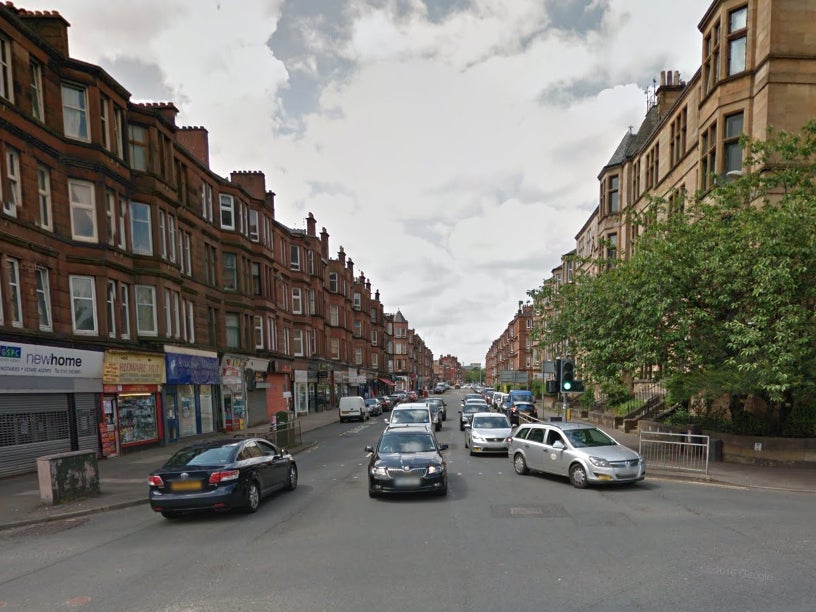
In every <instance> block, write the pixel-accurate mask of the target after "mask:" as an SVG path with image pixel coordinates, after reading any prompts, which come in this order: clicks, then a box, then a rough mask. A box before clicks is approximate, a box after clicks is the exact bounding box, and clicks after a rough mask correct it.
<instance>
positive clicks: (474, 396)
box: [462, 393, 483, 406]
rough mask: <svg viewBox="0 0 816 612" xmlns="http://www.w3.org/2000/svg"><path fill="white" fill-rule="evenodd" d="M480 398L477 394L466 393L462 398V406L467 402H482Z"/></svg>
mask: <svg viewBox="0 0 816 612" xmlns="http://www.w3.org/2000/svg"><path fill="white" fill-rule="evenodd" d="M482 399H483V398H482V396H481V395H479V394H478V393H466V394H465V395H464V396H462V406H464V405H465V404H466V403H467V401H468V400H482Z"/></svg>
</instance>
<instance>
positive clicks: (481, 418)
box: [465, 412, 512, 455]
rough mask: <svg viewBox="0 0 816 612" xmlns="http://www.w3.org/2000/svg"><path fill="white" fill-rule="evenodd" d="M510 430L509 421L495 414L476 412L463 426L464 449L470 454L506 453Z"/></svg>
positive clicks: (503, 416) (501, 415)
mask: <svg viewBox="0 0 816 612" xmlns="http://www.w3.org/2000/svg"><path fill="white" fill-rule="evenodd" d="M511 432H512V428H511V426H510V420H509V419H508V418H507V417H506V416H505V415H503V414H498V413H496V412H477V413H476V414H474V415H473V416H472V417H471V421H470V424H468V425H465V448H468V449H470V454H471V455H475V454H476V453H506V452H507V447H508V442H507V438H508V437H510V433H511Z"/></svg>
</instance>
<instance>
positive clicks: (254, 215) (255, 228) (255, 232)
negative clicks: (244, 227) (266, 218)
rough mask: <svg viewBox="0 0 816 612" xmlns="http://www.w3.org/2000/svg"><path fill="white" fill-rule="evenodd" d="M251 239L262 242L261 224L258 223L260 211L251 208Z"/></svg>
mask: <svg viewBox="0 0 816 612" xmlns="http://www.w3.org/2000/svg"><path fill="white" fill-rule="evenodd" d="M249 239H250V240H251V241H252V242H260V239H261V238H260V226H259V224H258V211H257V210H255V209H254V208H250V209H249Z"/></svg>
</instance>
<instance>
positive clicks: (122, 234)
mask: <svg viewBox="0 0 816 612" xmlns="http://www.w3.org/2000/svg"><path fill="white" fill-rule="evenodd" d="M126 204H127V202H123V201H122V198H121V197H120V198H119V248H120V249H122V250H123V251H124V250H127V205H126Z"/></svg>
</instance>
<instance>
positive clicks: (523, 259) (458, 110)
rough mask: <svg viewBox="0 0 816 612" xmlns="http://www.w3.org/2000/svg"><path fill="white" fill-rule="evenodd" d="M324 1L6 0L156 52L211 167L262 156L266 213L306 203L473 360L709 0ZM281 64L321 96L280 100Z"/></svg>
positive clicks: (115, 55)
mask: <svg viewBox="0 0 816 612" xmlns="http://www.w3.org/2000/svg"><path fill="white" fill-rule="evenodd" d="M337 1H338V2H339V0H337ZM334 2H335V0H326V7H327V9H326V10H327V11H328V10H329V8H331V9H332V10H333V11H334V12H332V13H329V12H325V14H324V13H318V14H316V13H315V12H314V7H315V6H318V5H319V2H318V1H317V0H315V2H313V3H308V4H309V6H310V7H311V9H310V10H312V12H311V13H309V14H307V13H305V11H306V4H307V3H303V4H301V3H300V2H299V0H290V1H289V2H288V3H287V2H285V1H284V0H276V1H274V2H271V1H268V0H266V1H264V0H242V1H241V2H240V3H233V2H227V1H226V0H222V1H221V2H217V1H215V0H206V1H201V0H163V1H161V2H159V1H157V0H146V1H142V2H139V3H132V2H129V1H126V0H108V1H104V2H103V1H101V0H98V1H90V2H89V1H87V0H60V1H53V2H48V1H44V0H36V1H35V2H27V3H21V4H20V5H21V6H25V8H30V9H57V10H59V11H60V12H61V13H62V15H63V16H64V17H66V19H67V20H68V21H69V22H70V23H71V24H72V28H71V30H70V33H69V36H70V42H71V49H72V53H73V55H74V56H75V57H77V58H79V59H83V60H85V61H88V62H91V63H99V64H102V65H103V66H105V65H112V66H115V65H116V61H117V60H118V59H119V60H121V59H122V58H133V59H138V60H140V61H141V62H142V63H143V64H145V65H155V66H156V67H158V70H157V71H153V72H152V73H151V74H154V75H155V74H160V75H161V79H162V81H163V82H162V83H161V85H162V86H163V87H164V89H165V90H167V91H169V92H172V93H173V94H174V95H175V96H176V98H175V100H173V101H175V102H176V104H177V105H178V106H179V107H180V110H181V116H180V118H179V122H180V123H182V124H187V125H204V126H205V127H206V128H207V129H208V130H209V132H210V147H211V156H212V167H213V169H214V170H215V171H216V172H218V173H219V174H221V175H227V174H228V173H229V172H230V171H231V170H242V169H252V170H262V171H264V172H265V173H266V176H267V187H268V189H271V190H273V191H275V192H276V193H277V200H276V211H277V217H278V220H279V221H280V222H282V223H284V224H286V225H289V226H291V227H303V226H304V222H303V219H304V218H305V217H306V215H307V214H308V212H313V213H314V215H315V217H316V218H317V223H318V228H320V227H326V229H327V231H328V232H329V234H330V235H331V251H332V255H335V254H336V252H337V250H338V249H339V247H340V246H341V245H342V246H343V247H344V249H345V251H346V253H347V254H348V256H349V257H351V258H352V259H353V260H354V262H355V270H357V271H361V270H362V271H364V272H365V273H366V275H367V276H368V277H369V278H370V279H371V281H372V287H373V289H379V290H380V292H381V296H382V299H383V301H384V303H385V305H386V307H387V308H388V309H389V310H391V311H395V310H396V309H397V308H399V309H400V310H401V311H402V312H403V314H404V315H405V316H406V318H407V319H408V320H409V323H410V325H411V326H412V327H414V328H415V329H416V330H417V332H418V333H419V334H420V335H421V336H422V338H423V339H424V340H425V342H426V343H427V344H428V346H429V347H430V348H431V350H432V351H433V352H434V354H435V355H437V356H438V355H440V354H448V353H450V354H454V355H456V356H457V357H459V359H460V361H462V362H463V363H471V362H480V361H481V362H483V361H484V356H485V353H486V352H487V350H488V348H489V346H490V343H491V342H492V340H493V339H495V338H496V337H497V336H498V335H499V334H500V333H501V332H502V330H503V329H504V328H505V326H506V324H507V323H508V322H509V321H510V320H511V319H512V317H513V315H514V313H515V311H516V309H517V307H518V301H519V300H526V292H527V291H528V290H529V289H532V288H535V287H537V286H538V285H540V283H541V281H542V280H543V279H544V278H547V277H548V276H549V275H550V270H551V269H552V268H553V267H555V266H556V265H557V264H558V262H559V258H560V255H561V254H562V253H564V252H567V251H569V250H571V249H572V248H574V246H575V245H574V236H575V234H576V233H577V231H578V230H579V229H580V227H581V226H582V225H583V223H584V222H585V221H586V219H587V217H588V216H589V214H590V213H591V212H592V210H593V208H594V206H595V205H596V201H597V193H598V186H597V180H596V178H595V177H596V176H597V174H598V171H599V170H600V168H601V167H602V166H603V165H604V164H605V163H606V162H607V161H608V159H609V157H610V156H611V155H612V153H613V152H614V150H615V148H616V146H617V144H618V142H619V141H620V139H621V138H622V136H623V135H624V133H625V131H626V130H627V129H628V127H629V126H630V125H633V126H635V127H637V126H638V125H639V123H640V121H641V120H642V118H643V116H644V114H645V97H644V94H643V91H642V87H644V86H645V85H646V84H648V83H650V82H651V80H652V78H657V77H658V73H659V71H660V70H665V69H676V70H680V71H681V72H682V76H683V77H684V78H686V79H688V78H690V77H691V76H692V73H693V71H695V70H696V69H697V68H698V66H699V63H700V48H701V41H700V34H699V32H698V31H697V29H696V26H697V23H698V22H699V21H700V19H701V17H702V15H703V13H704V12H705V10H706V9H707V8H708V5H709V3H710V2H709V0H684V1H683V2H676V1H675V0H650V1H649V2H642V1H641V0H611V1H609V2H607V3H604V4H603V6H605V7H606V14H605V17H604V20H603V22H602V25H601V28H600V29H599V30H596V31H590V32H575V31H573V30H570V31H566V30H554V29H552V28H551V27H550V26H551V24H550V21H549V18H548V16H547V15H546V13H545V10H546V3H544V2H542V1H541V0H524V1H522V0H474V2H473V3H472V4H471V6H470V8H468V9H467V10H465V9H463V10H459V11H457V12H453V13H451V14H450V16H448V17H447V18H446V19H443V20H439V21H433V22H432V21H430V20H428V19H427V14H426V11H425V8H424V5H423V4H422V3H421V2H413V3H411V4H410V5H409V4H408V3H407V2H401V3H399V9H400V10H397V8H398V4H397V3H394V2H390V1H386V2H382V1H378V2H374V1H371V2H368V1H365V0H353V1H352V0H346V2H344V4H343V6H342V9H343V10H342V11H338V10H337V5H336V4H330V3H334ZM598 6H601V5H598ZM406 7H407V8H406ZM330 15H331V16H330ZM282 19H283V20H286V21H285V22H282V21H281V20H282ZM284 26H285V27H286V28H287V31H294V32H296V33H297V34H298V36H297V39H298V40H297V44H298V45H300V46H299V47H298V48H296V49H292V53H291V55H290V56H289V57H287V58H284V59H279V58H277V57H275V55H274V54H273V52H272V51H271V50H270V48H269V47H268V46H267V42H268V41H269V39H270V36H271V35H272V34H273V32H275V31H276V30H278V29H279V28H281V27H284ZM281 44H284V43H281ZM287 44H295V43H294V42H288V43H287ZM295 72H299V73H301V74H303V75H305V76H307V77H308V78H309V79H312V81H311V82H310V85H311V86H313V87H314V88H316V89H315V91H316V93H318V94H319V96H318V97H317V98H315V99H316V100H317V101H318V105H317V107H313V108H310V109H305V110H304V109H301V110H300V112H299V110H298V109H297V108H292V107H287V108H284V102H283V98H282V94H283V93H284V91H285V90H286V89H287V88H291V87H292V86H293V83H292V80H291V75H292V74H294V73H295ZM113 76H114V77H115V78H119V77H117V75H116V74H115V73H113ZM135 78H136V79H137V81H138V78H139V77H138V76H137V77H135ZM145 78H147V77H145ZM150 78H156V77H155V76H152V77H150ZM122 84H123V85H124V86H125V87H126V88H127V89H128V90H130V91H131V92H132V93H133V94H134V96H135V97H137V98H138V96H139V91H140V90H144V91H155V90H156V89H157V88H156V87H151V86H149V85H155V84H148V83H140V82H124V81H123V82H122ZM306 111H308V112H306ZM301 113H302V114H301ZM293 118H296V119H299V120H300V123H299V126H300V129H299V130H298V131H297V132H284V131H282V130H281V127H282V125H283V124H284V123H286V124H287V125H291V122H290V120H291V119H293Z"/></svg>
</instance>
